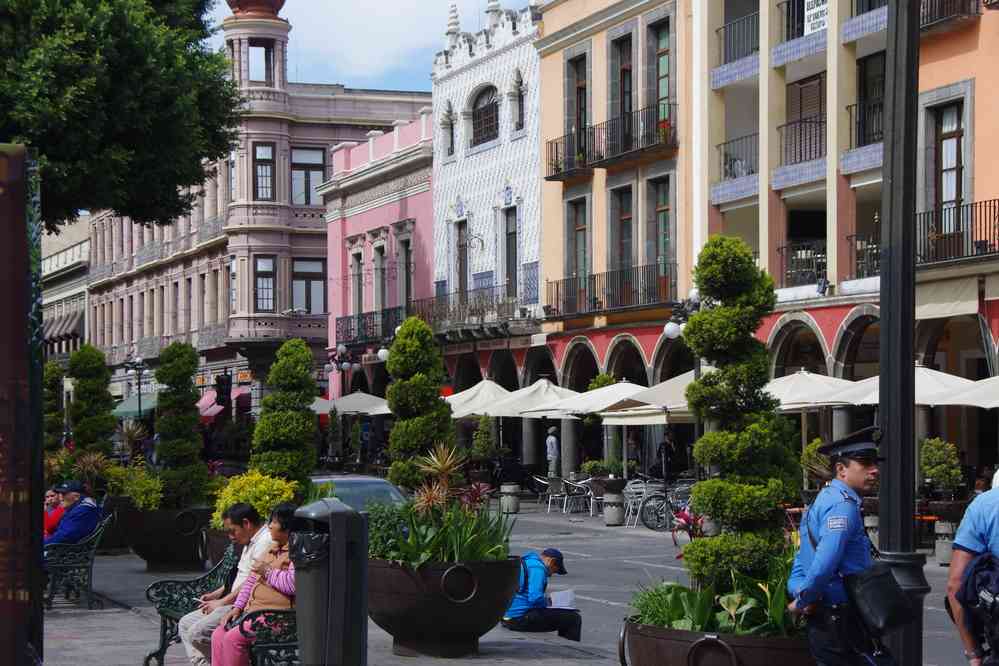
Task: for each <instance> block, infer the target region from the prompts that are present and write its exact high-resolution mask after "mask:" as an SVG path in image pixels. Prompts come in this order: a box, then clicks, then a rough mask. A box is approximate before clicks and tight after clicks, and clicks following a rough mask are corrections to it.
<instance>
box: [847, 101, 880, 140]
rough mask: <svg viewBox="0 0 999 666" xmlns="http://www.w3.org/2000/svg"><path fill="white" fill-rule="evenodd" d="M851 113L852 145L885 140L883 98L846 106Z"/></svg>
mask: <svg viewBox="0 0 999 666" xmlns="http://www.w3.org/2000/svg"><path fill="white" fill-rule="evenodd" d="M846 110H847V111H848V112H849V114H850V147H851V148H860V147H861V146H869V145H870V144H872V143H880V142H882V141H884V136H885V133H884V130H885V126H884V112H885V104H884V101H883V100H880V99H872V100H868V101H866V102H858V103H857V104H851V105H850V106H848V107H846Z"/></svg>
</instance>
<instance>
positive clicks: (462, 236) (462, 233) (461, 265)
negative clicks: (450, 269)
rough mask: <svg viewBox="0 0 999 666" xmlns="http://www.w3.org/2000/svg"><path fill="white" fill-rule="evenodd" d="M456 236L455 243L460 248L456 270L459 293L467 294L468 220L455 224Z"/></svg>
mask: <svg viewBox="0 0 999 666" xmlns="http://www.w3.org/2000/svg"><path fill="white" fill-rule="evenodd" d="M454 230H455V238H456V239H457V242H456V243H455V245H456V247H457V250H458V262H457V265H456V270H457V271H458V293H459V294H462V295H464V294H467V293H468V222H467V221H465V220H460V221H458V222H455V224H454Z"/></svg>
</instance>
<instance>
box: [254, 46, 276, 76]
mask: <svg viewBox="0 0 999 666" xmlns="http://www.w3.org/2000/svg"><path fill="white" fill-rule="evenodd" d="M250 81H252V82H253V83H263V84H265V85H268V86H273V85H274V42H273V41H272V40H270V39H251V40H250Z"/></svg>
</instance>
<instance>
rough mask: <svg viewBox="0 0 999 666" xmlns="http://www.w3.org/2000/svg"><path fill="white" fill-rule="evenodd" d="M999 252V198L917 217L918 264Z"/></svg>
mask: <svg viewBox="0 0 999 666" xmlns="http://www.w3.org/2000/svg"><path fill="white" fill-rule="evenodd" d="M997 253H999V199H990V200H987V201H977V202H975V203H968V204H964V205H961V206H952V207H945V208H937V209H935V210H931V211H926V212H923V213H919V214H918V215H916V263H919V264H929V263H934V262H938V261H950V260H953V259H964V258H968V257H981V256H986V255H992V254H997Z"/></svg>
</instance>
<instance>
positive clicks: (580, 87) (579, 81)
mask: <svg viewBox="0 0 999 666" xmlns="http://www.w3.org/2000/svg"><path fill="white" fill-rule="evenodd" d="M571 66H572V70H573V73H574V75H575V76H574V78H575V80H576V117H575V119H574V120H575V122H576V124H575V125H574V127H575V129H576V131H577V132H580V133H582V132H583V130H585V129H586V123H587V118H586V56H579V57H578V58H576V59H575V60H573V61H572V63H571Z"/></svg>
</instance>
